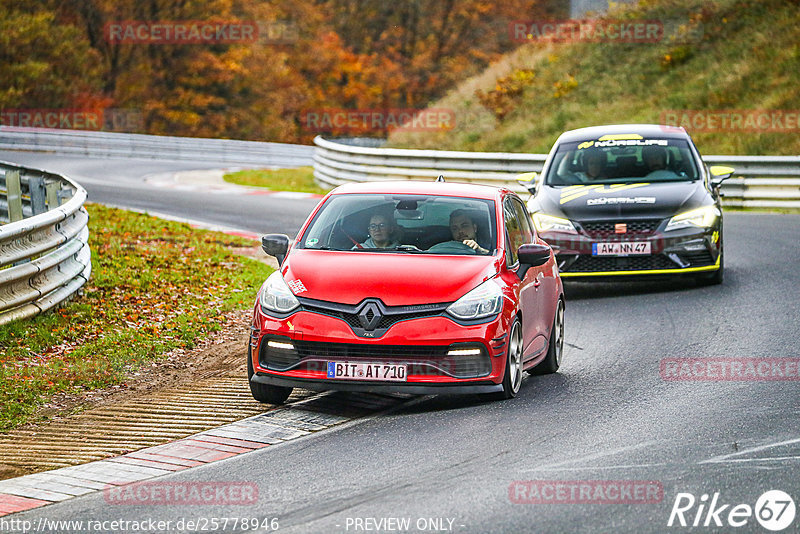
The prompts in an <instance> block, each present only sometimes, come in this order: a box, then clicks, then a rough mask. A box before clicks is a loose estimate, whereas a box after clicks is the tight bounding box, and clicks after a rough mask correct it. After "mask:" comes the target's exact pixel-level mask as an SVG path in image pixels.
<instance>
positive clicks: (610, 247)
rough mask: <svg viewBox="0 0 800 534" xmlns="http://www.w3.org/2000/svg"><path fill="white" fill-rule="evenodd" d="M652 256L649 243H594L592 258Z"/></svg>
mask: <svg viewBox="0 0 800 534" xmlns="http://www.w3.org/2000/svg"><path fill="white" fill-rule="evenodd" d="M647 254H650V242H649V241H629V242H625V241H619V242H615V243H592V256H641V255H647Z"/></svg>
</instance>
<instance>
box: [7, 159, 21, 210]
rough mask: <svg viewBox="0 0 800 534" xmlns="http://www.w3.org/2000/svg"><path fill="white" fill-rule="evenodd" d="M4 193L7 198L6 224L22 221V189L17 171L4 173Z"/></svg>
mask: <svg viewBox="0 0 800 534" xmlns="http://www.w3.org/2000/svg"><path fill="white" fill-rule="evenodd" d="M6 191H7V198H8V222H14V221H21V220H22V187H21V186H20V183H19V171H7V172H6Z"/></svg>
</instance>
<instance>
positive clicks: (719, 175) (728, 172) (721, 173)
mask: <svg viewBox="0 0 800 534" xmlns="http://www.w3.org/2000/svg"><path fill="white" fill-rule="evenodd" d="M708 170H709V172H711V180H710V182H711V187H713V188H715V189H716V188H717V187H719V186H720V185H722V182H724V181H725V180H727V179H728V178H730V177H731V176H733V173H734V171H735V170H736V169H734V168H733V167H727V166H725V165H714V166H712V167H709V168H708Z"/></svg>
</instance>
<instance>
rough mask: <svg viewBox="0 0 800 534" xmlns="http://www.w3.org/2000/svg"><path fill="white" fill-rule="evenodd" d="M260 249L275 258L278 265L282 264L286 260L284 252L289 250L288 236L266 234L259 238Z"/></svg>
mask: <svg viewBox="0 0 800 534" xmlns="http://www.w3.org/2000/svg"><path fill="white" fill-rule="evenodd" d="M261 248H262V249H263V250H264V252H266V253H267V254H269V255H270V256H275V258H276V259H277V260H278V265H282V264H283V260H284V259H286V251H288V250H289V236H287V235H286V234H267V235H265V236H263V237H262V238H261Z"/></svg>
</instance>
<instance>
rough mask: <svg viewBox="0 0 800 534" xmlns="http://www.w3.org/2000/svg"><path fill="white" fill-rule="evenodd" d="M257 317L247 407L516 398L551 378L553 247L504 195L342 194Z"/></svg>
mask: <svg viewBox="0 0 800 534" xmlns="http://www.w3.org/2000/svg"><path fill="white" fill-rule="evenodd" d="M262 247H263V248H264V251H265V252H267V253H268V254H270V255H273V256H275V257H276V258H277V259H278V263H279V264H280V266H281V267H280V270H279V271H276V272H275V273H273V274H272V275H271V276H270V277H269V278H268V279H267V280H266V282H264V284H263V286H262V287H261V289H260V290H259V292H258V298H257V300H256V303H255V308H254V310H253V323H252V325H251V338H250V343H249V345H248V359H247V367H248V378H249V380H250V389H251V391H252V393H253V397H254V398H255V399H256V400H258V401H261V402H268V403H281V402H283V401H284V400H286V398H287V397H288V396H289V394H290V393H291V391H292V388H294V387H302V388H306V389H313V390H328V389H335V390H346V391H376V392H405V393H412V394H442V393H478V394H488V396H490V397H492V398H511V397H514V396H515V395H516V394H517V392H518V391H519V388H520V384H521V382H522V372H523V371H528V372H531V373H533V374H546V373H553V372H555V371H556V370H558V367H559V365H560V363H561V354H562V350H563V343H564V294H563V287H562V284H561V279H560V277H559V273H558V267H557V266H556V263H555V258H554V255H553V253H552V251H551V249H550V247H549V246H548V245H547V244H546V243H545V242H544V241H543V240H541V239H539V237H538V236H537V235H536V231H535V229H534V226H533V224H532V222H531V219H530V215H529V214H528V211H527V210H526V209H525V204H524V203H523V202H522V200H520V198H519V197H518V196H517V195H516V194H515V193H514V192H512V191H510V190H507V189H498V188H494V187H487V186H480V185H465V184H454V183H444V182H430V183H425V182H371V183H364V184H348V185H344V186H341V187H338V188H337V189H335V190H334V191H332V192H331V193H329V194H328V195H327V196H326V197H325V198H324V199H323V200H322V202H320V204H319V205H318V206H317V208H316V209H315V210H314V212H313V213H312V214H311V216H310V217H309V218H308V220H307V221H306V222H305V224H304V225H303V227H302V228H301V230H300V232H299V234H298V237H297V238H296V239H295V241H294V243H292V244H291V246H290V243H289V238H288V237H287V236H285V235H280V234H271V235H267V236H264V237H263V238H262Z"/></svg>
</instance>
